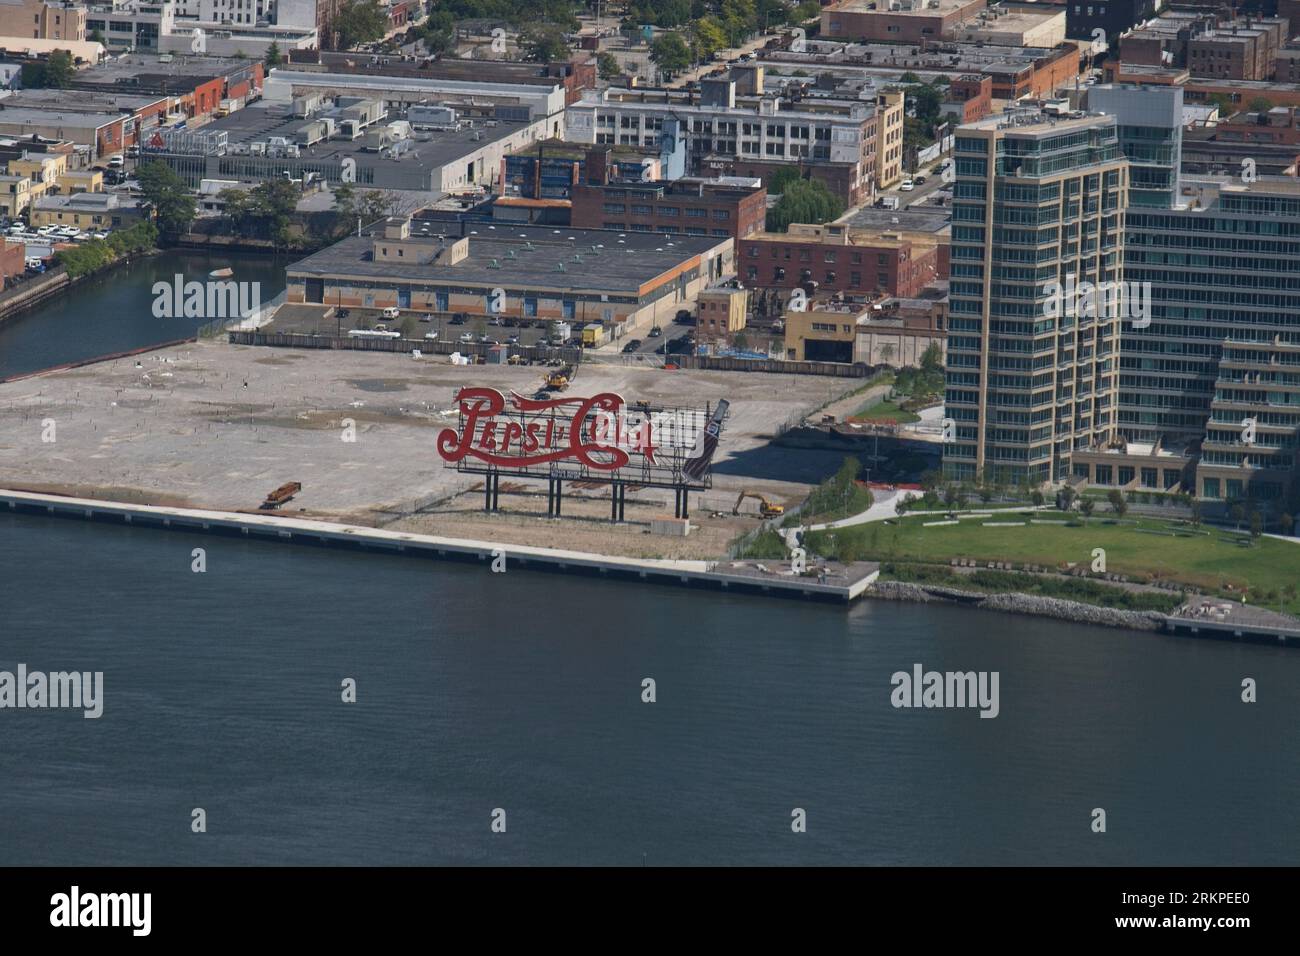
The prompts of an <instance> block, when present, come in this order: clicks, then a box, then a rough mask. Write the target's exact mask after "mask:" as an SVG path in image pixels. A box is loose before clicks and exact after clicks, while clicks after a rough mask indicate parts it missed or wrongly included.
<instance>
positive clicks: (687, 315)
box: [673, 309, 693, 325]
mask: <svg viewBox="0 0 1300 956" xmlns="http://www.w3.org/2000/svg"><path fill="white" fill-rule="evenodd" d="M692 318H693V316H692V315H691V310H690V309H678V310H677V316H676V318H674V319H673V321H674V322H678V323H680V324H682V325H686V324H687V323H689V322H690V321H691V319H692Z"/></svg>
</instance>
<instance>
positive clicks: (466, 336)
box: [460, 332, 474, 344]
mask: <svg viewBox="0 0 1300 956" xmlns="http://www.w3.org/2000/svg"><path fill="white" fill-rule="evenodd" d="M460 340H461V341H462V342H465V343H467V344H468V343H470V342H473V341H474V333H473V332H462V333H460Z"/></svg>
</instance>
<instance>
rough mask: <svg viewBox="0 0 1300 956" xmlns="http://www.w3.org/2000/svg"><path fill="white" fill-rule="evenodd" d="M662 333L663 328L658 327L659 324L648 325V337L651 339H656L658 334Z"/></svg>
mask: <svg viewBox="0 0 1300 956" xmlns="http://www.w3.org/2000/svg"><path fill="white" fill-rule="evenodd" d="M663 334H664V330H663V329H661V328H659V326H657V325H652V326H651V327H650V338H652V339H657V338H659V336H661V335H663Z"/></svg>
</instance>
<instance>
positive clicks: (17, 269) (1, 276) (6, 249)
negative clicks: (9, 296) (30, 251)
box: [0, 239, 27, 289]
mask: <svg viewBox="0 0 1300 956" xmlns="http://www.w3.org/2000/svg"><path fill="white" fill-rule="evenodd" d="M26 251H27V246H25V245H24V244H23V243H21V242H10V241H9V240H7V239H0V289H4V288H8V286H9V279H10V278H11V277H12V276H20V275H23V274H24V273H25V272H26V270H27V258H26Z"/></svg>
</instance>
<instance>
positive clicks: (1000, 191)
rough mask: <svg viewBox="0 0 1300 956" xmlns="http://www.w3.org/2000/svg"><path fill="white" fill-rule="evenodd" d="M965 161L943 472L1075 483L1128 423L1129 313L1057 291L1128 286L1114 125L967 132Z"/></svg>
mask: <svg viewBox="0 0 1300 956" xmlns="http://www.w3.org/2000/svg"><path fill="white" fill-rule="evenodd" d="M953 155H954V160H955V165H956V182H955V186H954V193H953V215H952V259H951V280H950V286H949V333H948V356H947V376H946V379H947V383H946V394H945V415H946V416H947V417H948V418H951V419H952V420H953V429H952V434H953V436H954V438H955V440H954V441H951V442H949V443H948V444H946V445H945V447H944V456H943V462H944V473H945V475H946V476H947V477H948V478H950V479H954V480H984V481H990V482H997V483H1002V484H1015V485H1021V486H1038V485H1043V484H1045V483H1048V482H1053V481H1063V480H1066V479H1068V478H1070V477H1071V474H1072V457H1073V455H1074V453H1075V452H1076V451H1077V450H1082V449H1088V448H1093V447H1098V446H1102V445H1105V444H1106V443H1107V442H1108V441H1109V440H1110V439H1111V438H1112V437H1113V436H1114V435H1115V429H1116V427H1117V423H1118V416H1117V406H1118V387H1119V377H1118V364H1119V363H1118V357H1119V331H1120V321H1121V320H1120V315H1119V312H1118V311H1117V310H1115V309H1108V308H1105V307H1102V308H1092V309H1088V308H1074V307H1073V306H1072V302H1071V301H1067V302H1064V303H1062V301H1061V296H1060V295H1058V294H1057V292H1056V290H1057V289H1061V288H1065V289H1075V288H1079V287H1083V286H1085V285H1086V284H1089V283H1091V284H1092V285H1093V286H1094V287H1102V285H1103V284H1106V285H1110V286H1114V285H1116V284H1119V283H1122V282H1123V280H1124V215H1125V209H1126V207H1127V205H1128V188H1129V181H1128V176H1129V174H1128V162H1127V161H1126V160H1125V158H1124V156H1123V154H1122V152H1121V150H1120V144H1119V131H1118V127H1117V124H1116V121H1115V118H1114V117H1109V116H1100V115H1091V114H1083V113H1073V114H1067V115H1055V116H1053V115H1047V114H1045V113H1042V112H1040V111H1039V110H1037V109H1034V110H1031V111H1030V110H1021V111H1016V112H1011V113H1006V114H1002V115H1000V116H995V117H990V118H989V119H987V120H984V121H981V122H978V123H973V124H970V125H967V126H962V127H959V128H958V129H957V131H956V133H955V137H954V151H953ZM1054 299H1055V303H1054V302H1053V300H1054ZM1063 305H1064V306H1065V307H1062V306H1063Z"/></svg>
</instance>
